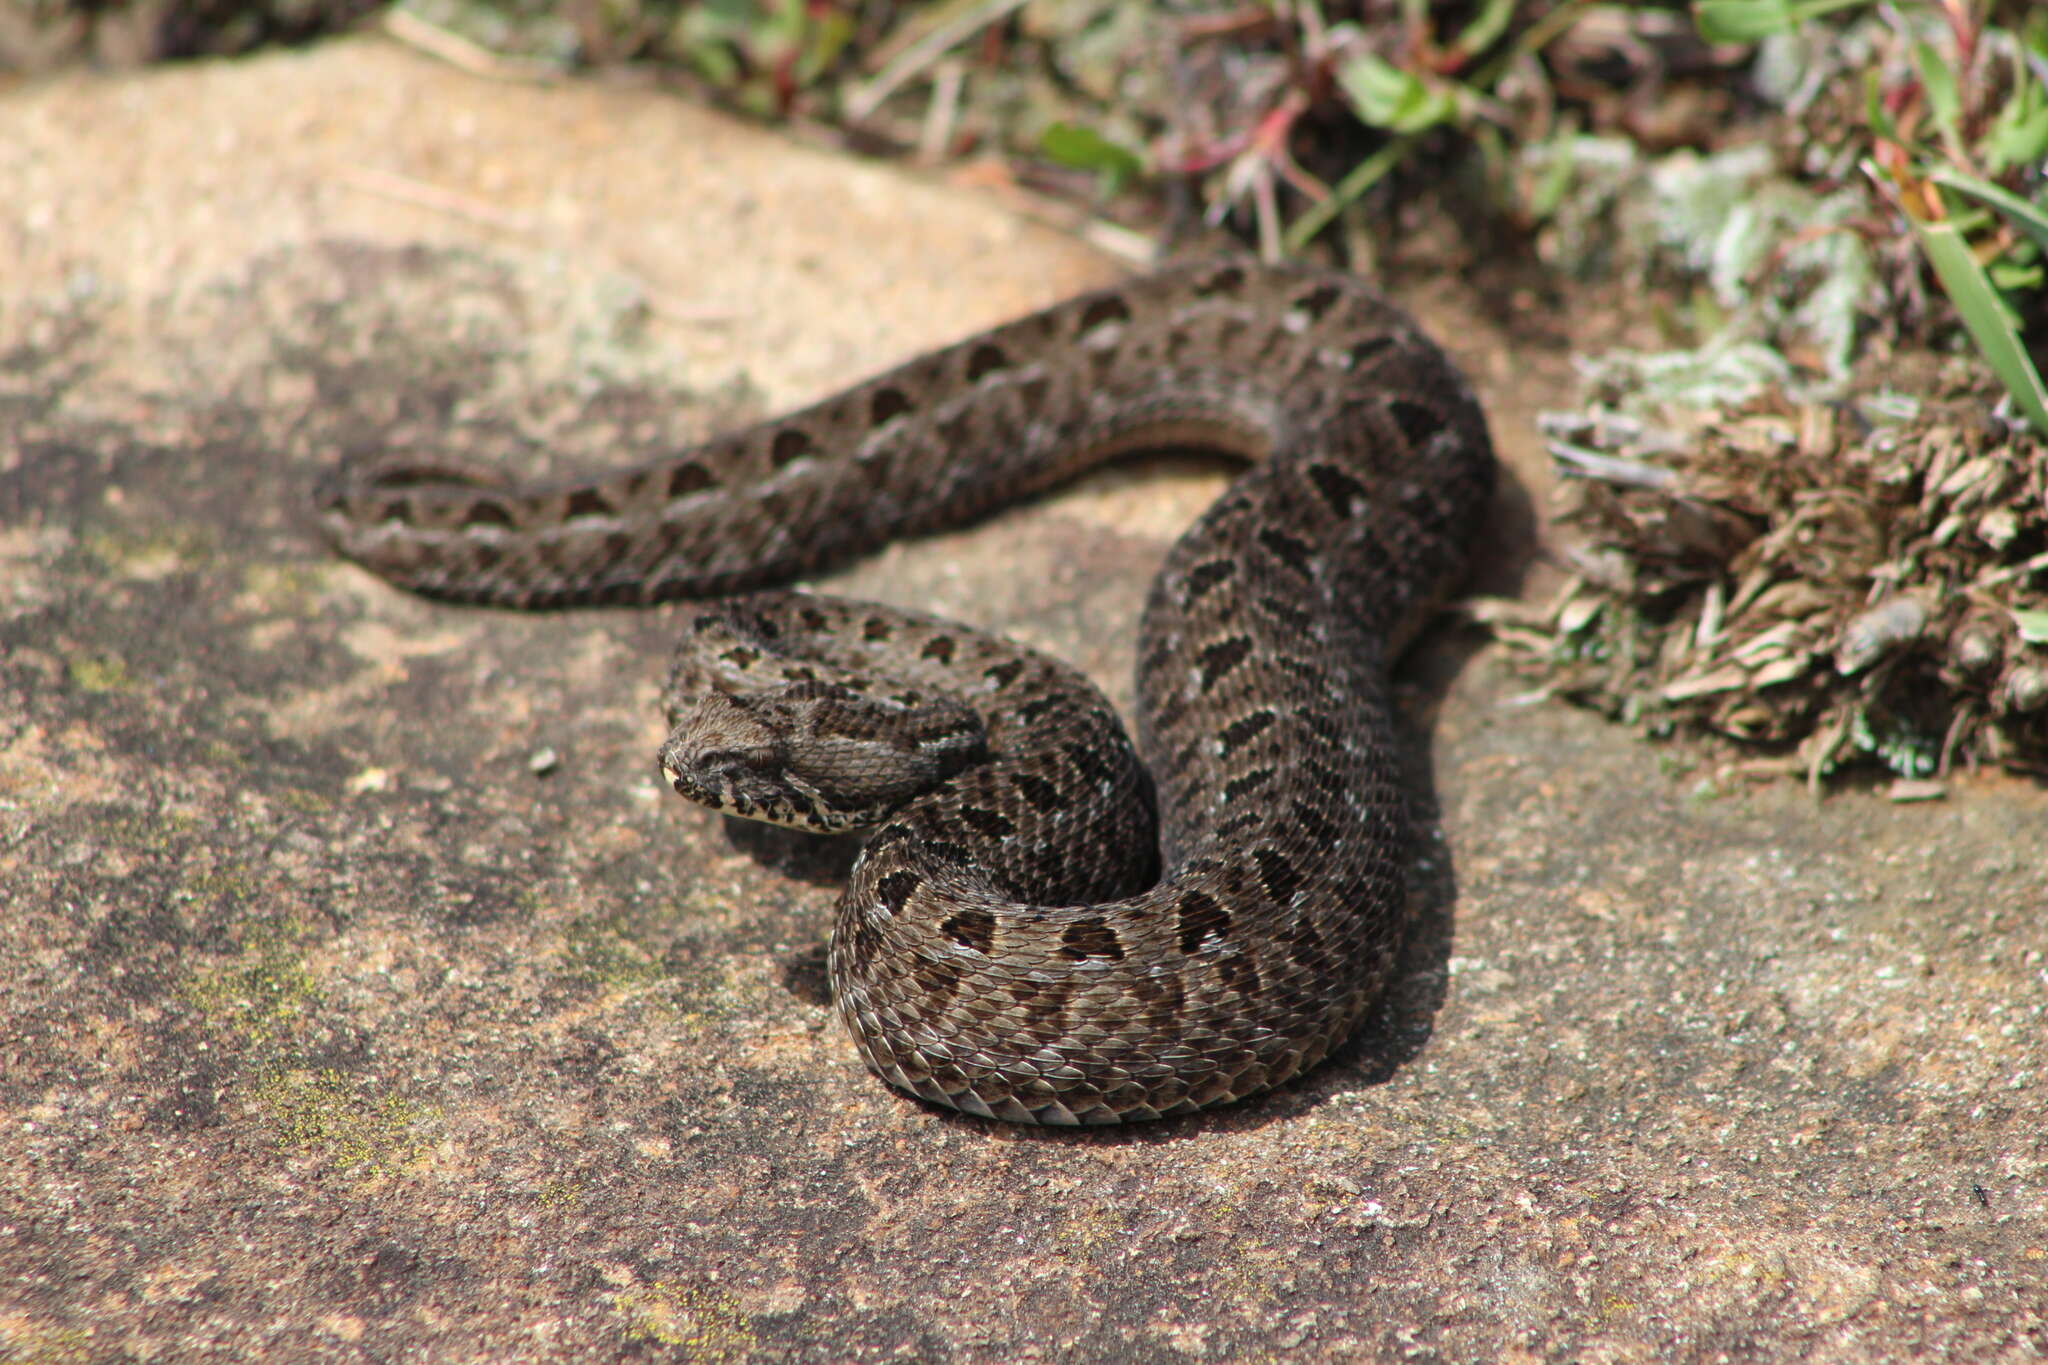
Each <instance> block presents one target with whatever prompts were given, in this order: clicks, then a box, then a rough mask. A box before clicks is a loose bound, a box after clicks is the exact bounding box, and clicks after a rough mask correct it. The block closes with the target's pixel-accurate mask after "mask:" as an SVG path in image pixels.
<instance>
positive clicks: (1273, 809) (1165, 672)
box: [319, 261, 1495, 1124]
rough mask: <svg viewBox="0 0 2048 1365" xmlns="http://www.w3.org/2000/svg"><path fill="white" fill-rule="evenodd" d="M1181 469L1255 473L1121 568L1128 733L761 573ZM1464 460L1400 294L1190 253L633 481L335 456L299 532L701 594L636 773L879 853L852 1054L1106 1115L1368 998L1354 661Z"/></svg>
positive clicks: (1438, 542)
mask: <svg viewBox="0 0 2048 1365" xmlns="http://www.w3.org/2000/svg"><path fill="white" fill-rule="evenodd" d="M1189 447H1196V448H1203V449H1208V450H1213V451H1217V452H1221V453H1223V454H1224V455H1227V456H1233V457H1236V458H1239V459H1241V460H1243V461H1244V462H1246V463H1247V464H1248V465H1249V468H1248V469H1247V470H1246V471H1245V472H1243V473H1242V474H1241V475H1239V476H1238V478H1237V479H1236V481H1235V482H1233V483H1232V484H1231V485H1230V486H1229V488H1228V489H1227V490H1226V491H1225V492H1224V493H1223V494H1222V495H1221V497H1219V498H1218V500H1217V501H1216V502H1215V503H1214V504H1213V505H1212V506H1210V507H1209V509H1208V510H1207V511H1206V512H1205V513H1204V514H1203V515H1202V516H1201V518H1200V519H1199V520H1198V521H1197V522H1196V523H1195V524H1194V526H1193V527H1192V528H1191V529H1189V530H1188V531H1187V532H1186V533H1185V534H1184V535H1183V536H1182V537H1181V538H1180V540H1179V541H1178V542H1177V543H1176V544H1175V545H1174V546H1173V548H1172V550H1171V551H1170V553H1169V554H1168V556H1167V558H1166V563H1165V566H1164V568H1163V569H1162V571H1161V572H1160V574H1159V576H1158V578H1157V580H1156V581H1155V582H1154V583H1153V585H1152V588H1151V591H1150V595H1149V598H1148V600H1147V604H1146V606H1145V610H1144V614H1143V617H1142V619H1141V622H1140V626H1139V644H1138V665H1137V696H1138V715H1137V732H1138V739H1137V743H1136V746H1135V749H1134V747H1133V744H1132V742H1131V740H1130V739H1129V738H1128V737H1127V736H1126V734H1125V731H1124V729H1123V727H1122V725H1121V724H1120V723H1119V722H1118V720H1117V718H1116V715H1115V713H1114V711H1113V710H1112V709H1111V707H1110V705H1109V703H1108V702H1107V701H1106V700H1105V699H1104V698H1103V697H1102V696H1101V694H1100V693H1099V692H1097V690H1096V689H1095V688H1094V687H1092V686H1090V685H1089V684H1088V683H1087V682H1086V681H1085V680H1084V679H1082V678H1081V677H1080V676H1079V674H1078V673H1076V672H1075V671H1074V670H1073V669H1071V668H1069V667H1068V666H1066V665H1064V664H1062V663H1060V662H1058V661H1056V660H1053V659H1049V658H1046V657H1044V656H1042V655H1040V654H1037V653H1034V652H1032V651H1029V650H1025V649H1022V648H1020V647H1018V646H1015V645H1013V644H1010V643H1008V642H1006V641H1003V640H1001V639H998V638H994V637H991V636H987V635H983V634H980V633H977V632H975V631H972V630H969V629H967V628H965V627H962V626H959V625H956V624H953V623H951V622H948V621H944V620H940V619H938V618H934V617H929V616H924V615H919V614H916V613H912V612H906V611H900V610H896V609H893V608H889V607H884V606H879V605H875V604H870V603H862V602H852V601H845V600H841V599H836V598H828V597H817V596H811V595H808V594H804V593H801V592H795V591H787V590H781V591H776V590H765V589H771V588H772V587H773V585H776V584H780V583H784V582H787V581H788V580H790V579H792V578H795V577H797V576H799V575H804V574H808V573H812V572H815V571H818V570H821V569H824V568H828V567H831V566H834V565H837V564H840V563H843V562H845V561H846V560H848V559H849V558H851V557H853V556H856V555H858V554H861V553H863V552H866V551H870V550H872V549H874V548H876V547H878V546H879V545H881V544H882V543H884V542H886V541H887V540H889V539H891V538H893V537H897V536H903V535H912V534H917V533H921V532H928V531H932V530H935V529H938V528H942V527H947V526H953V525H958V524H961V523H964V522H968V521H971V520H973V519H975V518H978V517H980V516H983V515H985V514H987V513H989V512H990V511H992V510H993V509H995V508H997V507H998V506H1001V505H1004V504H1007V503H1010V502H1013V501H1016V500H1018V499H1020V498H1023V497H1025V496H1028V495H1030V494H1033V493H1037V492H1039V491H1041V490H1044V489H1046V488H1049V487H1051V486H1053V485H1055V484H1058V483H1060V482H1062V481H1064V480H1067V479H1069V478H1071V477H1072V476H1074V475H1075V474H1077V473H1078V472H1080V471H1082V470H1084V469H1087V468H1089V467H1091V466H1094V465H1097V464H1100V463H1102V462H1103V461H1105V460H1108V459H1111V458H1113V457H1115V456H1118V455H1121V454H1125V453H1128V452H1131V451H1136V450H1142V449H1155V448H1189ZM1494 475H1495V470H1494V457H1493V453H1492V448H1491V444H1490V442H1489V439H1488V436H1487V430H1486V424H1485V419H1484V417H1483V416H1482V414H1481V412H1480V409H1479V406H1478V404H1477V402H1476V401H1475V400H1474V398H1473V396H1472V393H1471V391H1470V390H1469V388H1468V387H1467V385H1466V383H1465V381H1464V380H1463V378H1461V377H1460V375H1459V374H1458V372H1457V371H1456V369H1455V368H1454V367H1453V366H1452V365H1451V363H1450V362H1449V361H1448V360H1447V359H1446V358H1445V356H1444V355H1443V353H1442V352H1441V351H1440V350H1439V349H1438V348H1437V347H1436V346H1435V345H1434V344H1433V343H1432V342H1430V341H1429V340H1428V339H1427V338H1426V337H1425V336H1423V335H1422V333H1421V332H1420V331H1418V330H1417V329H1416V327H1415V326H1414V324H1413V323H1412V322H1410V321H1409V319H1408V318H1407V317H1406V316H1404V315H1403V314H1402V313H1401V312H1399V311H1398V310H1397V309H1396V308H1395V307H1393V306H1392V305H1391V304H1389V303H1388V302H1386V301H1385V300H1384V299H1383V298H1382V297H1380V296H1379V295H1378V294H1377V293H1375V292H1374V291H1372V290H1371V289H1370V288H1368V287H1367V286H1365V285H1363V284H1362V283H1360V282H1358V281H1357V280H1355V279H1353V278H1351V277H1348V276H1346V275H1342V274H1338V273H1333V272H1329V271H1324V270H1318V269H1313V268H1307V267H1296V266H1281V267H1270V266H1260V265H1253V264H1249V263H1243V262H1229V261H1225V262H1212V263H1208V264H1204V265H1199V266H1186V267H1178V268H1172V269H1168V270H1164V271H1161V272H1160V273H1157V274H1153V275H1149V276H1145V277H1142V278H1138V279H1135V280H1132V281H1130V282H1128V283H1126V284H1123V285H1121V286H1118V287H1114V288H1109V289H1104V290H1100V291H1097V292H1094V293H1088V294H1083V295H1080V296H1078V297H1076V298H1072V299H1069V300H1067V301H1065V302H1063V303H1059V304H1056V305H1054V306H1053V307H1050V308H1047V309H1045V310H1044V311H1042V312H1038V313H1035V314H1032V315H1030V316H1028V317H1025V318H1022V319H1019V320H1017V321H1015V322H1011V323H1008V324H1006V325H1003V326H1000V327H997V328H994V329H993V330H990V331H987V332H984V333H981V334H980V335H977V336H973V337H969V338H968V339H966V340H964V341H961V342H959V343H957V344H955V345H952V346H948V347H945V348H943V349H940V350H936V351H932V352H930V353H928V354H926V355H922V356H919V357H917V358H916V359H913V360H910V361H909V362H907V363H905V364H903V365H901V366H899V367H897V368H895V369H892V370H889V371H888V372H886V373H884V374H881V375H880V376H878V377H876V378H874V379H871V380H868V381H867V382H865V383H863V384H858V385H856V386H854V387H852V388H850V389H847V390H846V391H844V392H842V393H840V394H837V395H836V396H834V397H831V398H827V399H825V400H824V401H823V402H820V403H818V404H816V405H814V406H811V407H808V408H805V409H804V410H802V411H800V412H797V413H794V414H792V415H789V416H785V417H781V418H777V419H775V420H772V421H768V422H764V423H762V424H760V425H757V426H754V427H751V428H749V429H746V430H742V431H738V432H735V433H733V434H730V435H726V436H723V437H720V438H717V439H714V440H711V441H709V442H708V443H706V444H704V445H702V446H700V447H697V448H695V449H691V450H688V451H686V452H683V453H680V454H677V455H675V456H673V457H671V458H667V459H663V460H658V461H655V462H652V463H648V464H644V465H641V466H638V467H635V468H630V469H624V470H621V471H618V472H613V473H603V474H597V475H593V476H588V477H582V478H573V479H567V480H561V481H554V482H544V483H534V484H531V485H519V486H514V485H511V484H507V483H501V482H498V481H495V480H492V479H489V478H483V477H478V476H476V475H475V474H473V473H471V472H469V471H465V470H457V469H453V468H447V469H437V468H435V467H432V466H427V467H423V468H422V467H412V468H398V467H396V466H386V467H383V468H381V469H380V468H378V467H376V466H375V465H374V464H373V465H372V466H370V467H367V468H358V469H351V468H347V467H345V468H344V469H342V470H341V471H340V472H339V473H338V474H336V475H333V476H331V477H330V479H329V480H328V482H327V483H325V484H324V485H323V487H322V490H321V492H320V495H319V511H320V517H321V521H322V524H323V526H324V528H325V529H326V531H327V532H328V534H329V535H330V536H331V538H332V539H333V541H334V542H335V544H336V546H337V547H338V548H339V550H340V551H341V552H342V553H344V554H345V555H347V556H348V557H350V558H352V559H354V560H356V561H358V562H360V563H361V564H363V565H365V566H366V567H368V568H369V569H371V570H373V571H374V572H376V573H378V574H380V575H382V576H383V577H385V578H387V579H389V580H391V581H392V582H394V583H396V584H399V585H401V586H403V587H406V588H410V589H413V590H416V591H418V592H422V593H425V594H429V595H432V596H435V597H441V598H446V599H453V600H457V601H464V602H480V603H492V604H498V605H503V606H512V607H558V606H568V605H576V604H586V603H652V602H656V601H663V600H669V599H676V598H683V599H713V600H704V601H701V602H700V603H699V604H698V605H695V606H692V607H688V608H685V609H684V610H683V612H682V613H681V614H682V615H683V617H684V619H685V635H684V639H683V642H682V644H681V646H680V648H679V651H678V656H677V663H676V667H675V671H674V674H673V677H672V679H671V683H670V687H669V693H668V699H667V705H668V709H669V718H670V724H671V726H672V731H671V734H670V737H669V739H668V741H667V742H666V743H665V744H664V745H663V746H662V750H661V755H660V761H661V765H662V769H663V772H664V774H665V775H666V777H667V779H668V780H669V782H670V783H671V784H672V785H673V786H674V787H675V788H676V789H677V790H678V791H679V792H681V793H682V794H683V795H685V796H688V797H690V798H692V799H694V800H697V801H699V802H702V803H704V804H706V805H709V806H711V807H713V808H714V809H719V810H724V811H727V812H729V813H733V814H739V815H748V816H753V817H755V818H760V819H767V820H771V821H775V822H777V823H782V824H787V825H795V826H797V827H801V828H815V829H868V830H871V831H872V832H871V834H870V836H869V838H868V840H867V843H866V846H865V848H864V849H863V851H862V853H861V856H860V858H859V860H858V861H857V862H856V864H855V866H854V869H853V872H852V874H851V877H850V880H849V884H848V886H847V889H846V891H845V893H844V896H843V898H842V899H841V901H840V905H839V910H838V918H837V923H836V927H835V929H834V932H833V936H832V944H831V949H830V955H829V961H830V974H831V980H832V986H833V993H834V1001H835V1006H836V1008H837V1011H838V1013H839V1016H840V1018H841V1019H842V1020H844V1022H845V1024H846V1026H847V1028H848V1029H849V1030H850V1031H851V1033H852V1035H853V1037H854V1039H855V1041H856V1043H857V1045H858V1047H859V1049H860V1051H861V1052H862V1054H863V1055H864V1056H865V1058H866V1060H867V1062H868V1064H869V1066H871V1067H872V1068H873V1069H874V1070H875V1071H876V1072H877V1073H878V1074H879V1075H880V1076H882V1077H883V1079H885V1080H886V1081H888V1082H889V1083H890V1084H892V1085H895V1086H897V1087H900V1088H901V1089H903V1090H906V1091H909V1092H911V1093H913V1094H916V1095H920V1096H922V1097H924V1098H925V1099H927V1100H931V1101H935V1102H937V1103H939V1104H943V1105H950V1106H952V1107H954V1108H957V1109H961V1110H964V1111H966V1112H968V1113H973V1114H979V1115H984V1116H988V1117H992V1118H997V1119H1006V1120H1012V1121H1017V1122H1026V1123H1057V1124H1076V1123H1117V1122H1123V1121H1128V1120H1135V1119H1148V1118H1158V1117H1162V1116H1166V1115H1174V1114H1183V1113H1188V1112H1191V1111H1193V1110H1196V1109H1200V1108H1203V1107H1205V1106H1209V1105H1214V1104H1220V1103H1225V1102H1228V1101H1231V1100H1236V1099H1241V1098H1243V1097H1245V1096H1247V1095H1251V1094H1255V1093H1258V1092H1260V1091H1263V1090H1265V1089H1268V1088H1270V1087H1272V1086H1275V1085H1278V1084H1280V1083H1281V1082H1283V1081H1285V1080H1287V1079H1289V1078H1291V1077H1293V1076H1295V1075H1297V1074H1299V1073H1300V1072H1302V1071H1304V1070H1306V1069H1307V1068H1309V1067H1311V1066H1313V1065H1315V1064H1316V1063H1317V1062H1318V1061H1320V1060H1321V1059H1322V1058H1323V1057H1324V1056H1325V1055H1326V1054H1327V1053H1328V1052H1329V1050H1330V1049H1331V1048H1332V1047H1333V1046H1334V1045H1336V1044H1337V1043H1339V1042H1340V1041H1342V1040H1343V1039H1344V1037H1345V1036H1346V1035H1347V1034H1349V1033H1350V1032H1351V1030H1352V1029H1353V1027H1354V1026H1355V1025H1356V1024H1357V1023H1358V1021H1359V1019H1360V1017H1361V1016H1362V1015H1363V1014H1364V1012H1365V1011H1366V1009H1367V1008H1368V1007H1369V1006H1370V1005H1371V1004H1372V1003H1373V1001H1374V1000H1375V999H1376V997H1377V996H1378V994H1379V992H1380V989H1381V987H1382V986H1383V984H1384V982H1385V980H1386V978H1387V976H1388V973H1389V970H1390V967H1391V963H1392V961H1393V957H1394V953H1395V951H1396V949H1397V947H1398V945H1399V941H1400V937H1401V925H1402V917H1403V915H1402V912H1403V906H1404V900H1405V880H1406V878H1405V870H1406V858H1407V852H1406V850H1407V830H1406V819H1405V807H1404V798H1403V794H1402V790H1401V786H1400V780H1399V777H1398V774H1397V771H1396V769H1397V767H1398V764H1397V762H1396V757H1395V749H1394V744H1393V717H1392V714H1391V708H1390V703H1389V696H1388V683H1387V670H1388V668H1389V666H1390V664H1391V661H1392V660H1393V658H1394V657H1395V656H1396V655H1397V654H1398V653H1399V651H1400V650H1401V648H1402V647H1403V646H1404V644H1405V642H1406V641H1407V639H1408V638H1409V637H1410V636H1412V635H1413V633H1414V632H1415V630H1416V629H1417V627H1418V625H1419V623H1420V622H1421V620H1422V619H1423V618H1424V617H1425V616H1426V615H1427V614H1428V613H1429V611H1430V610H1431V609H1432V608H1433V607H1434V606H1435V605H1436V604H1437V603H1438V602H1440V601H1441V599H1442V597H1443V595H1444V593H1445V592H1446V591H1447V590H1448V589H1449V588H1450V587H1451V586H1453V585H1454V584H1455V581H1456V579H1457V577H1458V576H1459V575H1460V574H1461V573H1462V571H1463V566H1464V562H1465V558H1466V549H1467V542H1468V541H1469V540H1470V539H1471V536H1472V534H1473V532H1474V530H1475V529H1476V527H1477V526H1478V524H1479V522H1480V520H1481V518H1482V516H1483V513H1484V510H1485V507H1486V504H1487V502H1488V499H1489V497H1490V494H1491V491H1492V486H1493V481H1494ZM731 594H742V595H738V596H733V595H731ZM1140 754H1142V755H1143V761H1142V762H1141V761H1140V759H1139V755H1140ZM1155 813H1156V814H1155Z"/></svg>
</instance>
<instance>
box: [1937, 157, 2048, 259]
mask: <svg viewBox="0 0 2048 1365" xmlns="http://www.w3.org/2000/svg"><path fill="white" fill-rule="evenodd" d="M1927 178H1928V179H1929V180H1932V181H1933V182H1934V183H1935V184H1937V185H1945V186H1947V187H1948V188H1949V189H1952V190H1954V191H1955V192H1956V193H1957V194H1966V195H1968V196H1969V197H1970V198H1972V199H1974V200H1976V201H1977V202H1978V203H1980V204H1983V205H1986V206H1987V207H1990V208H1994V209H1997V210H1998V211H1999V212H2000V213H2002V214H2004V215H2005V216H2006V217H2008V218H2010V219H2012V221H2013V226H2015V227H2017V228H2018V229H2019V230H2020V231H2021V232H2024V233H2026V234H2027V236H2029V237H2031V238H2033V239H2034V244H2035V245H2036V246H2038V247H2040V248H2041V250H2043V251H2048V211H2044V210H2043V209H2042V208H2041V206H2040V205H2039V204H2032V203H2029V202H2027V201H2026V200H2024V199H2022V198H2020V197H2019V196H2018V195H2016V194H2014V193H2012V192H2011V191H2010V190H2002V189H2000V188H1999V187H1998V186H1996V185H1993V184H1990V183H1988V182H1986V181H1983V180H1979V179H1977V178H1976V177H1975V176H1969V175H1964V174H1963V173H1962V172H1961V171H1952V170H1950V169H1948V168H1947V167H1945V166H1944V167H1942V168H1941V169H1939V170H1934V171H1929V172H1928V173H1927Z"/></svg>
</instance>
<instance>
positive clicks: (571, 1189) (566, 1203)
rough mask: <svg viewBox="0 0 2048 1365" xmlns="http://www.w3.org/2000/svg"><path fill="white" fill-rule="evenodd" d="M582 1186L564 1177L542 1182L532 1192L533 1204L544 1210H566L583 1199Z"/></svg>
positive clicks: (578, 1182) (576, 1181) (580, 1182)
mask: <svg viewBox="0 0 2048 1365" xmlns="http://www.w3.org/2000/svg"><path fill="white" fill-rule="evenodd" d="M583 1193H584V1184H583V1182H582V1181H580V1180H572V1179H569V1178H568V1177H566V1176H557V1177H556V1178H555V1179H553V1180H546V1181H542V1182H541V1183H540V1185H538V1186H537V1187H535V1189H534V1192H533V1199H534V1203H535V1204H536V1205H538V1206H539V1207H541V1208H544V1209H556V1208H568V1207H571V1206H573V1205H574V1204H575V1203H577V1201H579V1200H581V1199H582V1198H583Z"/></svg>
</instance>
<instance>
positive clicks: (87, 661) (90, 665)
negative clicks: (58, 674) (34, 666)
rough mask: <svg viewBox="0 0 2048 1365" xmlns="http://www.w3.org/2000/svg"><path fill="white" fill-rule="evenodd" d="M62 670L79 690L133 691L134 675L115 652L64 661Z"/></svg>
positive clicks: (97, 691) (100, 691)
mask: <svg viewBox="0 0 2048 1365" xmlns="http://www.w3.org/2000/svg"><path fill="white" fill-rule="evenodd" d="M64 671H65V673H66V674H67V675H69V677H70V679H71V685H72V686H73V687H76V688H77V689H78V690H79V691H81V692H94V693H104V692H133V691H134V690H135V675H134V674H132V673H130V672H129V671H128V665H127V663H126V662H125V661H124V660H123V659H122V658H121V657H120V656H119V655H115V654H94V655H89V656H85V657H82V658H73V659H68V660H66V661H65V664H64Z"/></svg>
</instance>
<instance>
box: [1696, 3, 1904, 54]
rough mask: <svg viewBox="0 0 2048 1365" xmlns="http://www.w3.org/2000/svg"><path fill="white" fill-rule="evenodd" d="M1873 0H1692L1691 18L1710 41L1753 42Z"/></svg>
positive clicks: (1702, 34)
mask: <svg viewBox="0 0 2048 1365" xmlns="http://www.w3.org/2000/svg"><path fill="white" fill-rule="evenodd" d="M1869 2H1870V0H1693V7H1692V18H1693V23H1694V24H1695V25H1696V26H1698V28H1699V31H1700V37H1702V38H1704V39H1706V40H1707V41H1708V42H1710V43H1754V42H1756V41H1758V40H1759V39H1762V38H1768V37H1770V36H1771V35H1772V34H1773V33H1784V32H1786V31H1788V30H1790V29H1795V28H1797V27H1799V25H1801V24H1803V23H1805V22H1806V21H1807V20H1808V19H1815V18H1818V17H1820V16H1821V15H1823V14H1829V13H1832V12H1833V11H1835V10H1838V9H1847V8H1849V6H1851V5H1862V4H1868V3H1869Z"/></svg>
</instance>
